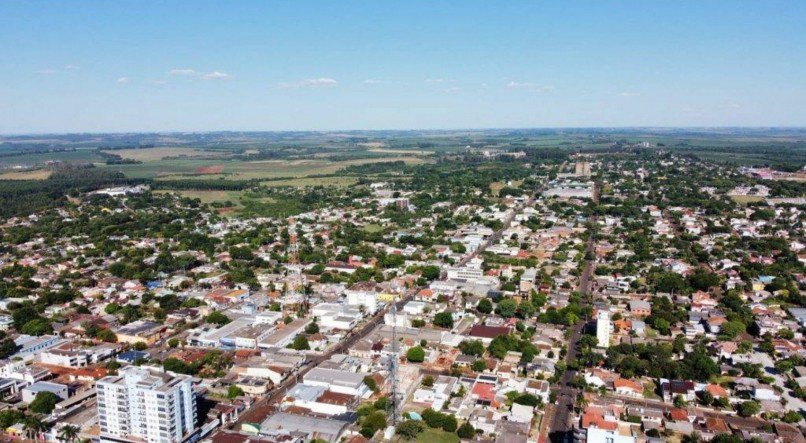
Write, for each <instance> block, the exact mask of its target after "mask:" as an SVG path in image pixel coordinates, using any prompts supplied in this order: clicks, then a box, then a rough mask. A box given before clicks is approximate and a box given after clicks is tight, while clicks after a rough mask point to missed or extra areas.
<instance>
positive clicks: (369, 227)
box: [363, 223, 383, 234]
mask: <svg viewBox="0 0 806 443" xmlns="http://www.w3.org/2000/svg"><path fill="white" fill-rule="evenodd" d="M363 229H364V231H366V232H369V233H370V234H372V233H375V232H379V231H382V230H383V226H381V225H377V224H374V223H370V224H368V225H365V226H364V228H363Z"/></svg>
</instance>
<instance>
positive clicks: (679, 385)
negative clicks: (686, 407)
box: [661, 380, 696, 402]
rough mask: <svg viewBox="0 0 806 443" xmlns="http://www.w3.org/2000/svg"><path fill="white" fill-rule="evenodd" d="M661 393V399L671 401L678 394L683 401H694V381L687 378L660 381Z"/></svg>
mask: <svg viewBox="0 0 806 443" xmlns="http://www.w3.org/2000/svg"><path fill="white" fill-rule="evenodd" d="M661 393H662V394H663V401H666V402H672V401H673V400H674V399H675V397H677V396H678V395H679V396H681V397H683V400H685V401H694V400H695V399H696V393H695V391H694V382H693V381H687V380H671V381H668V380H667V381H662V382H661Z"/></svg>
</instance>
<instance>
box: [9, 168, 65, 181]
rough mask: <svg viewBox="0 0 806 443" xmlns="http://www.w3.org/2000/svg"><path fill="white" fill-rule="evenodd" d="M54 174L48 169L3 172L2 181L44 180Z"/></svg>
mask: <svg viewBox="0 0 806 443" xmlns="http://www.w3.org/2000/svg"><path fill="white" fill-rule="evenodd" d="M52 172H53V171H50V170H48V169H33V170H30V171H10V172H3V173H0V180H44V179H46V178H48V177H50V174H51V173H52Z"/></svg>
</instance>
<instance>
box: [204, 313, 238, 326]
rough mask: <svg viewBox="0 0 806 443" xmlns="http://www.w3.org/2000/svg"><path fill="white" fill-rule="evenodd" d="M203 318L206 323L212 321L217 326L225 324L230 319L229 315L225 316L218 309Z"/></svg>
mask: <svg viewBox="0 0 806 443" xmlns="http://www.w3.org/2000/svg"><path fill="white" fill-rule="evenodd" d="M204 320H205V321H206V322H207V323H213V324H216V325H218V326H224V325H225V324H227V323H229V322H230V321H232V320H230V318H229V317H227V316H226V315H224V314H222V313H221V312H218V311H213V312H211V313H210V314H209V315H208V316H207V317H206V318H205V319H204Z"/></svg>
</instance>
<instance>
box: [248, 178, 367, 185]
mask: <svg viewBox="0 0 806 443" xmlns="http://www.w3.org/2000/svg"><path fill="white" fill-rule="evenodd" d="M356 183H358V178H356V177H348V176H340V175H337V176H333V177H299V178H289V179H287V180H271V181H265V182H261V183H260V184H262V185H265V186H275V187H276V186H294V187H301V186H340V187H344V186H350V185H354V184H356Z"/></svg>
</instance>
